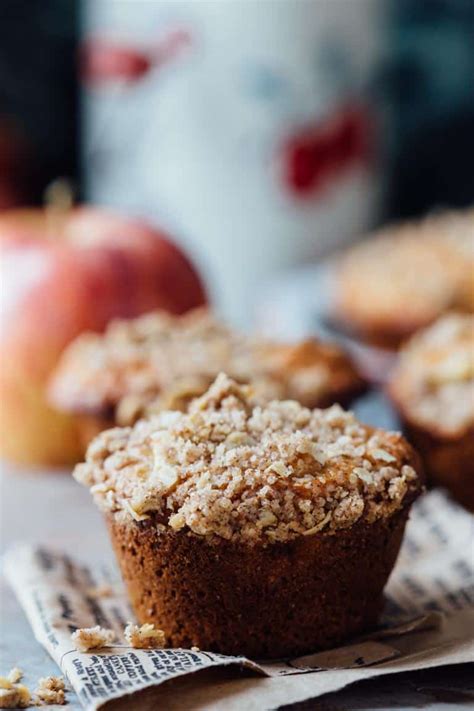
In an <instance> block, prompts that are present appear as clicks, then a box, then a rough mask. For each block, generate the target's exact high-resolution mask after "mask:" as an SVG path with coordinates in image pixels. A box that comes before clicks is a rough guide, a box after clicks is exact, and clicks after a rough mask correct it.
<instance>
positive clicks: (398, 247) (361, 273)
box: [335, 209, 474, 347]
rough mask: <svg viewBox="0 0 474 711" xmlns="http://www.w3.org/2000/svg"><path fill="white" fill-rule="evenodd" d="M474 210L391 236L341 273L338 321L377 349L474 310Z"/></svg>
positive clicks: (350, 258)
mask: <svg viewBox="0 0 474 711" xmlns="http://www.w3.org/2000/svg"><path fill="white" fill-rule="evenodd" d="M473 270H474V209H470V210H467V211H465V212H446V213H442V214H439V215H436V216H432V217H428V218H425V219H424V220H422V221H420V222H410V223H405V224H401V225H395V226H391V227H388V228H386V229H383V230H382V231H380V232H378V233H377V234H375V235H374V236H373V237H372V238H370V239H367V240H365V241H364V242H361V243H360V244H358V245H356V246H354V247H353V248H352V249H350V250H349V251H348V252H346V253H345V255H344V256H343V257H342V259H341V261H340V263H339V265H338V270H337V277H336V281H337V286H336V305H335V309H336V317H337V319H338V320H339V321H340V322H341V323H343V324H344V326H345V327H346V328H347V329H348V330H350V331H353V332H354V333H355V334H359V335H360V336H362V337H363V338H365V339H368V340H369V341H371V342H373V343H375V344H378V345H382V346H387V347H396V346H397V345H399V343H400V341H402V340H403V339H404V338H407V337H409V336H411V335H412V334H413V333H414V332H415V331H417V330H418V329H419V328H424V327H425V326H428V325H429V324H430V323H432V321H434V320H435V319H436V318H437V317H438V316H440V315H441V314H443V313H444V312H445V311H448V310H450V309H453V308H455V309H459V310H462V311H473V310H474V279H473V274H474V271H473Z"/></svg>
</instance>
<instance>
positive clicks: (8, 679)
mask: <svg viewBox="0 0 474 711" xmlns="http://www.w3.org/2000/svg"><path fill="white" fill-rule="evenodd" d="M22 676H23V672H22V671H20V669H17V668H16V667H15V668H14V669H12V670H11V672H10V673H9V674H8V675H7V676H0V709H17V708H18V709H26V708H28V706H31V705H32V700H31V694H30V691H29V689H28V687H26V686H24V684H19V683H18V682H19V681H20V679H21V678H22Z"/></svg>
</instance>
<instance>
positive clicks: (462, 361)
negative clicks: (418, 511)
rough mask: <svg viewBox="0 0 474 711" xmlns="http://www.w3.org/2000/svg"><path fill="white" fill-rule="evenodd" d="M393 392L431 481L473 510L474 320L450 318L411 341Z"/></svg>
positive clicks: (453, 315) (392, 385) (403, 353)
mask: <svg viewBox="0 0 474 711" xmlns="http://www.w3.org/2000/svg"><path fill="white" fill-rule="evenodd" d="M389 392H390V395H391V398H392V400H393V403H394V404H395V407H396V408H397V410H398V412H399V414H400V417H401V419H402V421H403V423H404V426H405V429H406V432H407V436H408V438H409V439H410V441H411V442H413V444H414V445H415V447H416V448H417V450H418V451H419V453H420V455H421V456H422V458H423V460H424V463H425V468H426V472H427V475H428V476H429V478H430V480H431V482H432V483H433V484H439V485H440V486H444V487H446V488H447V489H448V490H449V491H450V492H451V494H452V495H453V497H454V498H456V499H457V500H458V501H459V502H460V503H462V504H464V506H466V507H467V508H468V509H470V510H471V511H474V316H472V315H469V314H460V313H451V314H446V315H445V316H443V317H441V318H440V319H439V320H438V321H437V322H436V323H434V324H432V325H431V326H430V327H429V328H427V329H426V330H424V331H420V332H419V333H418V334H416V335H415V336H413V338H412V339H411V340H410V341H409V342H408V343H407V344H406V345H405V347H404V348H403V349H402V350H401V352H400V360H399V364H398V366H397V368H396V370H395V371H394V373H393V376H392V379H391V382H390V386H389Z"/></svg>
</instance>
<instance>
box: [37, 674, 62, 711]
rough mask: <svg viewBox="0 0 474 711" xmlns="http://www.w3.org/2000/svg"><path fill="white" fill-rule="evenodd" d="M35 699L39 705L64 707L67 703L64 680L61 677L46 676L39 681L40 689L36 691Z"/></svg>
mask: <svg viewBox="0 0 474 711" xmlns="http://www.w3.org/2000/svg"><path fill="white" fill-rule="evenodd" d="M35 699H36V700H37V703H38V705H43V704H44V705H47V706H49V705H53V704H58V705H59V706H63V705H64V704H65V703H66V696H65V685H64V680H63V679H62V677H60V676H46V677H44V678H42V679H40V680H39V681H38V688H37V689H36V690H35Z"/></svg>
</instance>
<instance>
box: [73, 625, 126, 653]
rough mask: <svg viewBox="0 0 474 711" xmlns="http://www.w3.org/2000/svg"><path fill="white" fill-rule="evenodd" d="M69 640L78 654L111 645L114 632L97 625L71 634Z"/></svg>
mask: <svg viewBox="0 0 474 711" xmlns="http://www.w3.org/2000/svg"><path fill="white" fill-rule="evenodd" d="M71 639H72V641H73V642H74V646H75V648H76V649H77V651H78V652H89V651H90V650H91V649H100V648H101V647H106V646H107V645H109V644H111V643H112V642H113V641H114V640H115V632H114V631H113V630H110V629H106V628H104V627H100V626H99V625H97V626H96V627H82V628H81V629H78V630H76V631H75V632H73V633H72V635H71Z"/></svg>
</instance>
